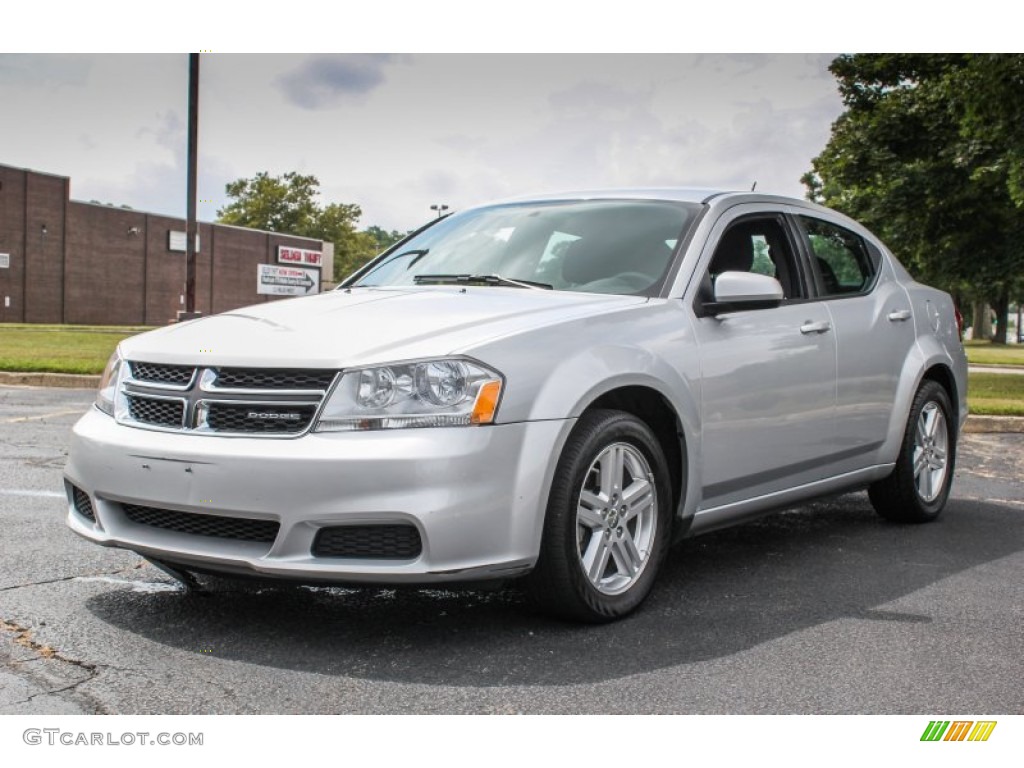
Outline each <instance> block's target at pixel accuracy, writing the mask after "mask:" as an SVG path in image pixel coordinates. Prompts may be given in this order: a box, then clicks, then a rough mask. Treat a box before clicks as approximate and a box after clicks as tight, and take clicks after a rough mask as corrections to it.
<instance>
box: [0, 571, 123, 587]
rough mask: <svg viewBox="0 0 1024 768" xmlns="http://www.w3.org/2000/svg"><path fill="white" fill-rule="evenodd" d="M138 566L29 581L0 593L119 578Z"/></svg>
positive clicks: (13, 585) (14, 585)
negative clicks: (80, 581)
mask: <svg viewBox="0 0 1024 768" xmlns="http://www.w3.org/2000/svg"><path fill="white" fill-rule="evenodd" d="M137 568H138V566H132V567H131V568H118V569H117V570H116V571H103V572H102V573H76V574H74V575H73V576H61V577H60V578H57V579H43V580H42V581H29V582H26V583H24V584H12V585H10V586H9V587H0V592H10V591H11V590H14V589H25V588H27V587H41V586H44V585H46V584H60V583H61V582H64V581H74V580H75V579H81V578H90V577H96V576H121V575H123V574H127V573H131V572H132V571H134V570H136V569H137Z"/></svg>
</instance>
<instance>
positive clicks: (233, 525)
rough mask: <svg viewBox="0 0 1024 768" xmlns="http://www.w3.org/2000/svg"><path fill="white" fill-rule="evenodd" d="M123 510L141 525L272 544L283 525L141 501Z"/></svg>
mask: <svg viewBox="0 0 1024 768" xmlns="http://www.w3.org/2000/svg"><path fill="white" fill-rule="evenodd" d="M121 509H122V510H123V511H124V515H125V517H127V518H128V519H129V520H131V521H132V522H133V523H137V524H139V525H148V526H150V527H153V528H163V529H164V530H167V531H177V532H178V533H188V534H191V535H192V536H209V537H212V538H215V539H235V540H236V541H259V542H264V543H267V544H272V543H273V542H274V539H276V538H277V531H278V529H279V528H280V527H281V525H280V523H277V522H275V521H273V520H251V519H249V518H245V517H224V516H221V515H203V514H199V513H193V512H178V511H177V510H173V509H160V508H158V507H143V506H140V505H138V504H122V505H121Z"/></svg>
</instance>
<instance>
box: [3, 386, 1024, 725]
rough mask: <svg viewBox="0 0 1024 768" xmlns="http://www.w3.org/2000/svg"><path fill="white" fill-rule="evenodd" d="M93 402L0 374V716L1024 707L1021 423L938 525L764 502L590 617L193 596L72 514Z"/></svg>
mask: <svg viewBox="0 0 1024 768" xmlns="http://www.w3.org/2000/svg"><path fill="white" fill-rule="evenodd" d="M91 400H92V393H91V392H89V391H82V390H59V389H42V388H24V387H23V388H18V387H0V523H2V524H3V526H4V531H3V535H2V537H0V713H4V714H29V713H69V714H70V713H123V714H150V713H191V714H212V713H492V712H494V713H516V712H525V713H637V714H646V713H673V714H688V713H761V714H769V713H780V714H781V713H823V714H824V713H892V714H897V713H934V714H937V715H938V714H943V713H946V714H949V713H973V714H977V715H982V714H986V715H993V714H1005V713H1012V714H1020V713H1024V685H1022V682H1024V674H1022V672H1024V630H1022V627H1024V435H1019V434H1000V435H995V434H972V435H966V436H964V438H963V442H962V444H961V453H960V460H959V468H958V471H957V479H956V483H955V485H954V489H953V493H954V496H953V498H952V499H951V501H950V504H949V506H948V508H947V510H946V512H945V513H944V515H943V517H942V518H941V519H940V521H939V522H937V523H935V524H932V525H925V526H910V527H904V526H896V525H892V524H888V523H885V522H884V521H882V520H881V519H880V518H878V517H877V516H876V515H875V514H874V513H873V512H872V511H871V509H870V506H869V504H868V501H867V498H866V496H865V495H864V494H850V495H847V496H843V497H840V498H837V499H833V500H830V501H827V502H819V503H816V504H813V505H809V506H805V507H801V508H798V509H795V510H791V511H787V512H783V513H779V514H775V515H773V516H771V517H767V518H763V519H762V520H760V521H757V522H755V523H752V524H749V525H746V526H743V527H740V528H736V529H732V530H729V531H724V532H720V533H715V534H710V535H707V536H704V537H700V538H697V539H693V540H690V541H688V542H685V543H684V544H683V545H682V546H681V547H680V548H679V550H678V551H677V552H675V553H674V555H673V557H672V558H671V560H670V562H669V563H668V564H667V568H666V570H665V572H664V573H663V575H662V579H661V581H660V584H659V586H658V587H657V588H656V590H655V592H654V594H653V595H652V597H651V599H650V600H649V601H648V603H647V604H646V606H645V607H644V609H643V610H642V611H641V612H639V613H638V614H636V615H635V616H633V617H631V618H629V619H627V620H625V621H622V622H619V623H617V624H614V625H611V626H604V627H581V626H574V625H568V624H563V623H558V622H554V621H551V620H548V619H545V618H541V617H538V616H536V615H533V614H531V613H530V612H529V611H528V610H527V609H526V608H525V607H524V606H523V605H521V604H520V602H519V600H518V599H517V598H516V597H515V595H514V594H510V593H507V592H486V593H452V592H444V591H427V592H418V591H394V590H366V591H353V590H344V589H324V588H283V589H276V588H274V589H269V588H259V589H257V588H254V589H251V590H245V591H233V590H224V591H215V592H212V593H209V594H202V595H196V594H191V593H186V592H184V591H183V590H181V589H179V588H178V586H177V585H176V584H175V583H174V582H172V581H171V580H170V579H169V578H168V577H166V576H164V575H163V574H162V573H161V572H159V571H157V570H155V569H153V568H152V567H150V566H148V565H146V564H145V563H144V562H143V561H142V560H141V559H140V558H139V557H137V556H135V555H133V554H131V553H127V552H121V551H116V550H107V549H103V548H100V547H97V546H94V545H92V544H89V543H87V542H85V541H83V540H80V539H78V538H77V537H76V536H74V535H73V534H71V533H70V532H69V531H68V530H67V529H66V528H65V526H64V523H63V518H64V515H65V509H64V502H63V500H62V498H61V497H60V493H61V490H60V489H61V467H62V466H63V463H64V457H65V451H66V446H67V439H68V433H69V430H70V427H71V425H72V424H73V423H74V421H75V419H76V418H77V414H79V413H81V412H82V411H84V410H85V409H86V408H87V407H88V406H89V403H90V402H91Z"/></svg>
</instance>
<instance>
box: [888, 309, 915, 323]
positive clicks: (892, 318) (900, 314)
mask: <svg viewBox="0 0 1024 768" xmlns="http://www.w3.org/2000/svg"><path fill="white" fill-rule="evenodd" d="M887 317H888V318H889V322H890V323H902V322H903V321H904V320H909V319H910V310H909V309H897V310H896V311H895V312H890V313H889V314H888V315H887Z"/></svg>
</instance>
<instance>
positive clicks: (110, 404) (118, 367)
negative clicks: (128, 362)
mask: <svg viewBox="0 0 1024 768" xmlns="http://www.w3.org/2000/svg"><path fill="white" fill-rule="evenodd" d="M123 368H124V361H123V360H121V354H120V350H115V351H114V354H112V355H111V356H110V360H108V361H107V367H106V368H104V369H103V376H102V377H101V378H100V388H99V391H98V392H97V393H96V407H97V408H99V409H100V410H101V411H103V412H104V413H105V414H107V415H108V416H113V415H114V398H115V397H116V396H117V387H118V385H119V384H120V383H121V371H122V369H123Z"/></svg>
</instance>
